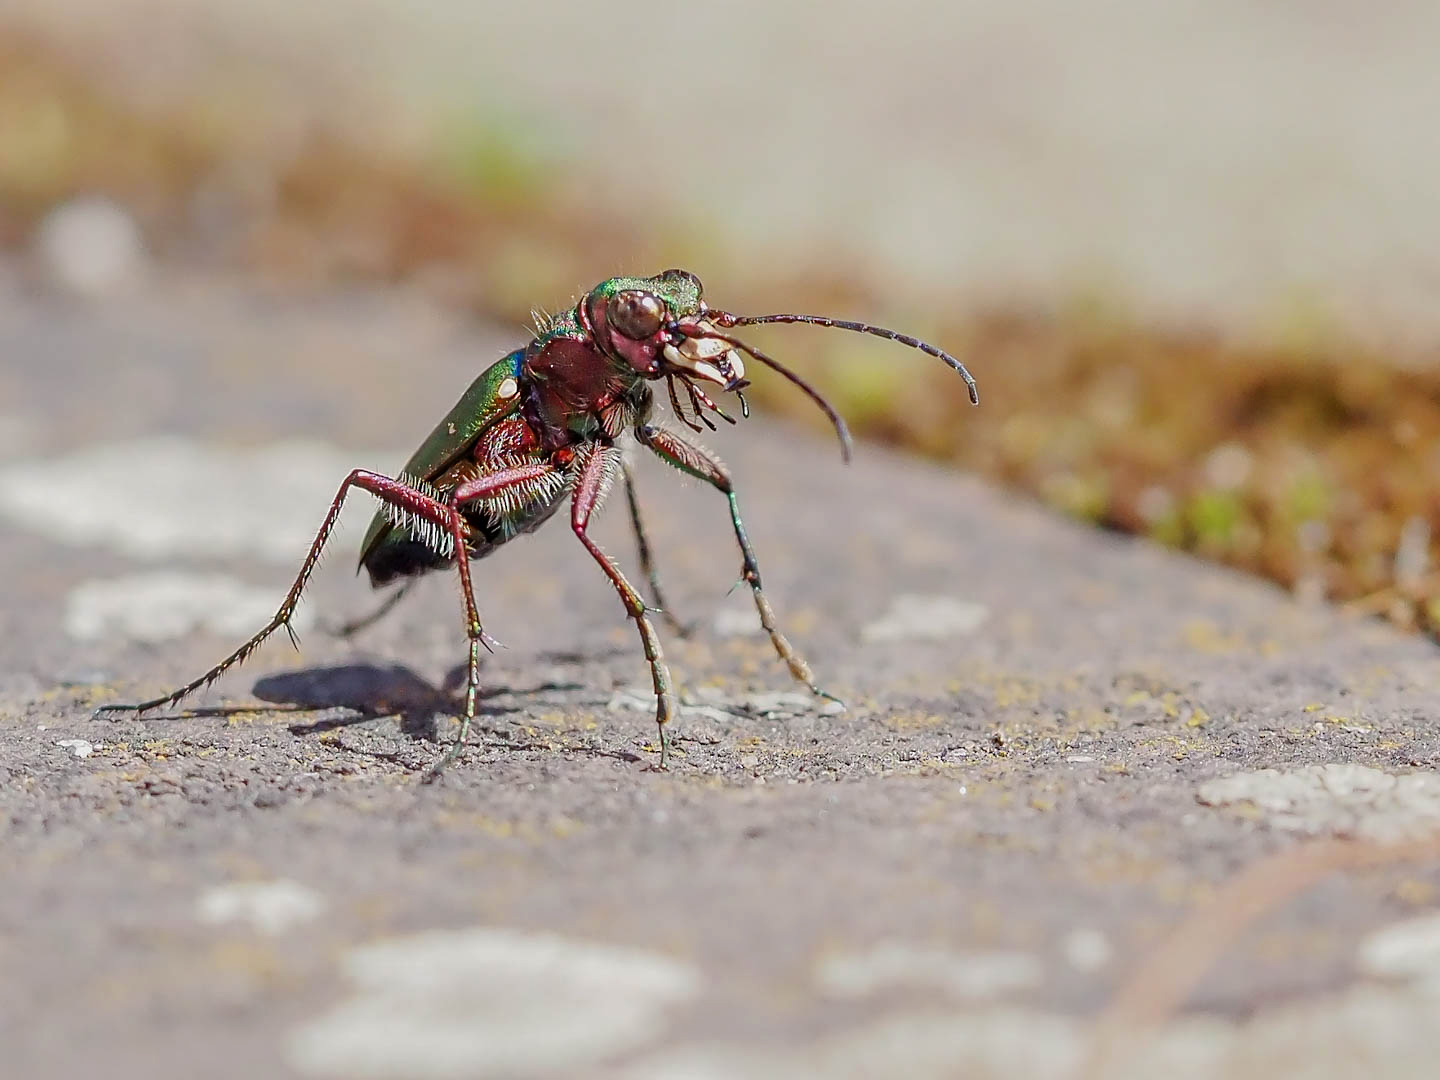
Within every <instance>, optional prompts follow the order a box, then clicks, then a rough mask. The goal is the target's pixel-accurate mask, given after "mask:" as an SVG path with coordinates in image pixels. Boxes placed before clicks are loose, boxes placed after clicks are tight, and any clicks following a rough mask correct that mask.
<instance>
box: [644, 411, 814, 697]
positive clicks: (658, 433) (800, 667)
mask: <svg viewBox="0 0 1440 1080" xmlns="http://www.w3.org/2000/svg"><path fill="white" fill-rule="evenodd" d="M635 437H636V438H637V439H639V440H640V442H641V443H642V444H643V445H645V446H647V447H649V448H650V449H651V450H653V451H654V452H655V454H656V455H658V456H659V457H660V459H661V460H662V461H665V462H668V463H669V464H671V465H673V466H675V468H677V469H679V470H680V471H681V472H684V473H688V474H689V475H691V476H694V477H697V478H699V479H701V480H704V481H705V482H706V483H707V484H709V485H711V486H712V487H714V488H716V489H717V490H719V491H721V492H723V493H724V494H725V497H726V499H727V500H729V503H730V521H731V524H732V525H734V527H735V539H736V541H737V542H738V543H739V545H740V555H741V574H742V576H743V577H744V579H745V581H746V583H747V584H748V585H749V586H750V591H751V593H752V595H753V596H754V598H755V609H756V610H757V611H758V612H759V613H760V625H761V626H762V627H764V629H765V632H766V633H767V634H769V635H770V643H771V644H772V645H774V646H775V652H776V653H777V654H778V655H779V657H780V659H781V660H783V661H784V662H785V666H786V667H787V668H789V669H790V674H791V675H792V676H793V677H794V678H795V680H796V681H797V682H802V683H804V684H805V685H806V686H807V687H809V688H810V692H811V693H813V694H816V695H818V696H819V697H823V698H829V699H830V700H831V701H839V700H840V699H839V698H837V697H836V696H835V695H834V694H830V693H827V692H826V691H824V690H822V689H821V688H820V686H819V684H817V683H816V682H815V676H814V674H813V673H812V672H811V670H810V665H809V664H807V663H806V662H805V658H804V657H803V656H801V655H800V654H799V653H798V652H796V651H795V647H794V646H793V645H791V644H790V641H789V639H788V638H786V637H785V635H784V634H783V633H781V632H780V627H779V623H778V622H777V621H776V618H775V609H774V608H772V607H771V606H770V601H769V600H768V599H766V597H765V592H764V590H763V589H762V588H761V585H760V565H759V563H758V562H756V559H755V550H754V549H753V548H752V547H751V546H750V538H749V536H747V535H746V533H745V522H744V521H743V520H741V518H740V504H739V502H738V500H737V498H736V495H735V486H734V484H733V483H732V482H731V480H730V472H729V470H728V469H726V468H725V466H724V464H722V463H721V462H720V461H719V460H717V459H716V458H715V457H714V456H712V455H711V454H710V453H708V452H707V451H705V450H704V449H702V448H701V447H698V446H696V445H695V444H694V443H692V442H689V441H687V440H686V439H683V438H681V437H680V436H679V435H676V434H675V433H674V432H672V431H666V430H665V429H664V428H661V427H656V426H654V425H652V424H642V425H641V426H640V427H638V428H636V429H635Z"/></svg>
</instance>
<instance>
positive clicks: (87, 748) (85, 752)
mask: <svg viewBox="0 0 1440 1080" xmlns="http://www.w3.org/2000/svg"><path fill="white" fill-rule="evenodd" d="M55 745H56V746H59V747H63V748H64V749H66V750H69V751H70V753H72V754H74V755H75V756H76V757H77V758H87V757H89V756H90V755H91V754H93V753H94V752H95V744H94V743H92V742H90V741H89V740H88V739H61V740H60V741H59V742H57V743H56V744H55Z"/></svg>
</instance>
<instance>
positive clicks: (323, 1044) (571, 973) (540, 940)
mask: <svg viewBox="0 0 1440 1080" xmlns="http://www.w3.org/2000/svg"><path fill="white" fill-rule="evenodd" d="M344 967H345V972H346V974H347V975H348V976H349V978H350V979H351V981H352V982H353V983H354V984H355V985H356V992H355V994H354V996H352V997H351V998H350V999H349V1000H348V1001H345V1002H343V1003H342V1004H341V1005H339V1006H338V1007H336V1008H335V1009H333V1010H331V1011H330V1012H329V1013H327V1014H326V1015H324V1016H321V1017H320V1018H319V1019H317V1020H314V1021H312V1022H311V1023H309V1024H307V1025H305V1026H304V1027H302V1028H301V1029H300V1030H299V1031H298V1032H296V1033H295V1035H294V1036H293V1037H292V1039H291V1040H290V1044H289V1053H288V1057H289V1061H290V1064H291V1065H292V1066H293V1067H294V1068H296V1069H298V1070H300V1071H301V1072H305V1073H310V1074H315V1075H324V1076H343V1077H397V1078H405V1080H426V1078H451V1077H489V1076H543V1075H573V1074H574V1073H575V1072H576V1070H578V1069H581V1068H583V1067H585V1066H589V1065H593V1064H597V1063H599V1062H600V1061H602V1060H604V1059H606V1058H608V1057H610V1056H612V1055H614V1054H617V1053H619V1052H621V1051H625V1050H630V1049H634V1048H637V1047H640V1046H643V1045H645V1044H646V1043H648V1042H649V1041H651V1040H653V1039H655V1038H657V1037H659V1036H660V1035H661V1034H663V1031H664V1020H665V1014H666V1012H667V1011H668V1010H669V1009H672V1008H673V1007H675V1006H676V1005H678V1004H680V1003H682V1002H684V1001H687V1000H689V999H690V998H692V997H694V996H695V995H696V994H698V993H699V991H700V987H701V978H700V974H699V973H698V972H697V971H696V970H695V969H693V968H692V967H690V966H689V965H687V964H684V963H681V962H679V961H676V960H673V959H670V958H669V957H666V956H663V955H660V954H657V953H653V952H648V951H644V950H640V949H632V948H621V947H617V946H608V945H596V944H592V943H589V942H583V941H574V940H570V939H566V938H562V937H558V936H555V935H550V934H528V933H522V932H520V931H514V930H504V929H490V928H484V927H477V928H474V929H469V930H459V931H435V932H432V933H428V934H420V935H416V936H413V937H406V938H397V939H393V940H390V941H383V942H377V943H375V944H371V945H365V946H362V947H360V948H357V949H354V950H352V951H351V952H350V954H349V955H348V956H347V957H346V959H345V964H344Z"/></svg>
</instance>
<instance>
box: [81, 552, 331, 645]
mask: <svg viewBox="0 0 1440 1080" xmlns="http://www.w3.org/2000/svg"><path fill="white" fill-rule="evenodd" d="M284 595H285V593H284V587H283V585H276V586H274V587H271V588H260V587H258V586H253V585H247V584H245V583H244V582H241V581H236V580H235V579H234V578H232V577H228V576H226V575H224V574H198V573H185V572H181V571H175V570H161V571H155V572H153V573H144V574H130V575H127V576H125V577H119V578H110V579H106V580H97V581H87V582H84V583H83V584H81V585H78V586H76V587H75V588H74V589H72V590H71V591H70V595H69V596H68V597H66V600H65V612H64V616H63V622H64V626H65V631H66V633H68V634H69V635H70V636H71V637H72V638H74V639H75V640H77V641H99V640H102V639H107V638H117V637H118V638H127V639H129V640H132V641H143V642H147V643H155V642H161V641H169V640H173V639H175V638H180V637H185V636H187V635H189V634H192V633H194V632H196V631H200V630H203V631H210V632H213V633H216V634H219V635H222V636H226V637H240V636H244V635H248V634H252V633H254V632H255V631H256V630H258V629H259V628H260V627H261V626H263V625H264V624H265V623H266V622H268V621H269V619H270V617H271V616H272V615H273V614H274V613H275V609H276V608H277V607H278V606H279V604H280V601H281V600H282V599H284ZM291 624H292V625H293V626H294V628H295V629H296V631H297V632H298V631H301V630H304V629H306V628H307V627H308V626H309V625H310V616H309V614H308V612H307V610H306V609H305V608H301V609H299V610H297V611H296V612H295V614H294V616H293V617H292V619H291Z"/></svg>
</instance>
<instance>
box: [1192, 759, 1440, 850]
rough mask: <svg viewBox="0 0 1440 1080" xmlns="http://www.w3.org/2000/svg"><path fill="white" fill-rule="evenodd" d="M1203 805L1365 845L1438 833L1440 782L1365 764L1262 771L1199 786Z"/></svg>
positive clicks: (1439, 824)
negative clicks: (1365, 842)
mask: <svg viewBox="0 0 1440 1080" xmlns="http://www.w3.org/2000/svg"><path fill="white" fill-rule="evenodd" d="M1198 798H1199V800H1200V802H1201V803H1203V804H1205V805H1206V806H1215V807H1232V808H1236V809H1238V810H1241V811H1245V810H1247V809H1248V810H1250V811H1251V812H1254V813H1258V814H1259V816H1260V817H1261V819H1262V820H1263V821H1265V822H1266V823H1267V824H1269V825H1270V826H1271V827H1273V828H1277V829H1284V830H1286V831H1289V832H1302V833H1310V834H1331V835H1335V836H1344V837H1360V838H1363V839H1367V840H1381V841H1391V840H1405V839H1413V838H1417V837H1423V836H1428V835H1430V834H1432V833H1434V832H1435V831H1437V830H1440V777H1437V776H1434V775H1431V774H1429V773H1406V774H1402V775H1398V776H1397V775H1392V774H1390V773H1386V772H1382V771H1381V770H1379V769H1372V768H1369V767H1368V766H1364V765H1349V764H1332V765H1307V766H1305V767H1304V768H1300V769H1293V770H1287V771H1282V770H1279V769H1259V770H1256V771H1254V772H1244V773H1237V774H1236V775H1234V776H1227V777H1225V778H1223V779H1220V780H1211V781H1209V782H1208V783H1205V784H1202V785H1201V786H1200V790H1199V792H1198Z"/></svg>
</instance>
